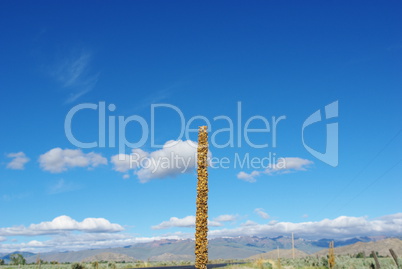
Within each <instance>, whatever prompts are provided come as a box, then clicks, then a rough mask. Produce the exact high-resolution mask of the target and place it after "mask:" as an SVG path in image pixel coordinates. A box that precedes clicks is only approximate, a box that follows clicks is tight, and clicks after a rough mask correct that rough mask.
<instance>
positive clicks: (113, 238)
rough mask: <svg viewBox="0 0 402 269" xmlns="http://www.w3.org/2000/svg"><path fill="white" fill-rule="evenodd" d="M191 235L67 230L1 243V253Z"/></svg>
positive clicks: (96, 246)
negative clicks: (147, 234) (149, 235)
mask: <svg viewBox="0 0 402 269" xmlns="http://www.w3.org/2000/svg"><path fill="white" fill-rule="evenodd" d="M188 237H191V236H190V235H181V234H173V235H166V236H155V237H134V236H132V235H130V234H124V233H79V234H75V233H72V232H66V233H63V234H59V235H53V236H52V238H51V239H50V240H45V241H38V240H31V241H29V242H23V243H14V244H4V243H3V244H0V253H10V252H14V251H29V252H39V253H44V252H52V251H55V252H60V251H78V250H87V249H99V248H112V247H123V246H127V245H133V244H136V243H147V242H152V241H156V240H162V239H177V240H179V239H182V238H188Z"/></svg>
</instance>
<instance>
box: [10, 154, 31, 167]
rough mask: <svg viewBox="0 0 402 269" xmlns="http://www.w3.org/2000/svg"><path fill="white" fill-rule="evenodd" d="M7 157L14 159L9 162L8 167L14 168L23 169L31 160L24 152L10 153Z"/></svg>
mask: <svg viewBox="0 0 402 269" xmlns="http://www.w3.org/2000/svg"><path fill="white" fill-rule="evenodd" d="M7 158H12V160H11V161H10V162H9V163H8V164H7V168H8V169H13V170H23V169H24V168H25V164H26V163H27V162H29V158H28V157H27V156H26V155H25V153H24V152H17V153H9V154H7Z"/></svg>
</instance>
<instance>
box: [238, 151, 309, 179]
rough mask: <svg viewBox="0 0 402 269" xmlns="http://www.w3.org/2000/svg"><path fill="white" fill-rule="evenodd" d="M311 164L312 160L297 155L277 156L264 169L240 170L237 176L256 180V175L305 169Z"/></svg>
mask: <svg viewBox="0 0 402 269" xmlns="http://www.w3.org/2000/svg"><path fill="white" fill-rule="evenodd" d="M311 164H313V162H312V161H310V160H307V159H302V158H298V157H286V158H278V160H277V162H276V163H274V164H270V165H268V167H267V168H266V169H265V170H264V171H252V172H251V173H249V174H248V173H246V172H243V171H241V172H239V173H238V174H237V178H238V179H241V180H244V181H247V182H256V177H258V176H260V175H261V174H268V175H274V174H286V173H290V172H293V171H306V170H307V168H308V167H309V165H311Z"/></svg>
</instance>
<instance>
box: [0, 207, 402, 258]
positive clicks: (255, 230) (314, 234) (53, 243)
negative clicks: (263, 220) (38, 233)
mask: <svg viewBox="0 0 402 269" xmlns="http://www.w3.org/2000/svg"><path fill="white" fill-rule="evenodd" d="M17 228H18V227H17ZM19 228H21V227H19ZM26 229H27V228H26ZM120 229H121V228H120ZM0 231H1V230H0ZM291 232H294V233H295V234H296V235H297V236H300V237H303V238H306V239H321V238H339V239H341V238H342V239H345V238H350V237H355V236H376V235H385V236H394V237H395V236H402V213H397V214H394V215H388V216H383V217H380V218H376V219H368V218H367V217H346V216H341V217H338V218H335V219H324V220H321V221H315V222H300V223H292V222H278V221H270V222H269V223H268V224H258V223H256V222H253V221H250V220H248V221H246V222H244V223H242V224H240V225H239V227H237V228H234V229H226V228H225V229H222V228H220V229H217V230H210V231H209V237H210V238H216V237H237V236H263V237H267V236H268V237H274V236H278V235H289V234H290V233H291ZM28 235H33V234H31V233H30V234H28ZM193 236H194V234H193V233H182V232H175V233H171V234H165V235H160V236H155V237H134V236H133V235H130V234H125V233H110V232H99V233H97V232H96V233H89V232H83V233H82V232H81V233H76V232H72V231H64V232H60V233H58V234H53V235H51V239H50V240H45V241H39V240H40V239H37V240H32V241H29V242H23V243H10V244H5V243H2V244H0V253H10V252H13V251H31V252H41V253H43V252H49V251H73V250H84V249H96V248H109V247H122V246H127V245H132V244H136V243H146V242H152V241H155V240H161V239H188V238H189V239H193ZM0 238H1V237H0ZM41 238H42V237H41ZM3 239H4V237H3ZM42 240H43V239H42Z"/></svg>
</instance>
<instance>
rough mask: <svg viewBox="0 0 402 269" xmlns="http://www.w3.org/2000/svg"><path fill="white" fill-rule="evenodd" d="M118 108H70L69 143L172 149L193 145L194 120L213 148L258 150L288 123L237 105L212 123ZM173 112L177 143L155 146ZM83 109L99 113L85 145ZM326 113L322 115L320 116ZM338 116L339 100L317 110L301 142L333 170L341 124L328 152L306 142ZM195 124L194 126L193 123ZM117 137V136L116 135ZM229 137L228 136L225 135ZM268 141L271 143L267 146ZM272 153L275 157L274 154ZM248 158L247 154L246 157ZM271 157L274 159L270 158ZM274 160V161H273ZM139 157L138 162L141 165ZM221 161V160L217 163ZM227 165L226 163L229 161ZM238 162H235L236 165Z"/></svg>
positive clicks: (156, 107)
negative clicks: (132, 136)
mask: <svg viewBox="0 0 402 269" xmlns="http://www.w3.org/2000/svg"><path fill="white" fill-rule="evenodd" d="M116 109H117V107H116V105H114V104H109V105H106V102H104V101H102V102H99V103H98V104H94V103H83V104H79V105H76V106H74V107H73V108H71V109H70V111H69V112H68V113H67V115H66V117H65V122H64V129H65V134H66V137H67V139H68V140H69V142H70V143H71V144H72V145H74V146H76V147H78V148H83V149H89V148H106V147H108V148H118V152H119V154H121V155H124V154H125V152H126V150H127V149H139V148H141V147H143V146H145V145H150V147H151V148H166V147H171V148H172V149H173V148H174V147H175V146H177V144H178V143H181V142H183V141H185V142H187V141H188V142H190V140H191V139H190V136H191V134H196V133H197V132H198V129H195V128H191V126H192V124H193V123H194V121H197V120H201V121H203V122H204V125H206V126H208V130H209V131H210V140H211V141H210V145H211V146H212V147H213V148H218V149H221V148H236V147H237V148H241V147H243V146H248V147H251V148H256V149H263V148H269V147H271V148H276V147H277V139H278V129H279V127H280V126H281V125H282V122H283V121H285V120H286V118H287V117H286V116H285V115H281V116H272V117H270V118H267V117H264V116H262V115H254V116H251V117H249V118H244V117H243V115H242V103H241V102H238V103H237V107H236V114H235V116H234V117H233V118H231V117H229V116H227V115H218V116H215V117H214V118H212V119H211V120H210V119H208V118H207V117H205V116H202V115H197V116H193V117H190V118H188V119H186V117H185V115H184V113H183V112H182V110H181V109H180V108H179V107H177V106H174V105H171V104H152V105H151V109H150V120H149V122H148V121H147V120H145V118H144V117H141V116H139V115H131V116H127V117H125V116H122V115H116V113H115V112H116ZM164 109H165V110H166V109H168V110H170V112H174V113H176V114H177V116H178V118H179V122H180V130H179V135H178V136H177V137H176V140H171V141H168V142H169V143H166V144H164V145H158V144H156V143H155V130H156V126H155V125H156V123H157V118H158V113H160V114H163V110H164ZM84 110H89V111H94V112H95V113H97V121H98V130H97V138H98V139H97V141H91V142H83V141H80V140H79V139H77V138H76V136H75V135H74V133H75V132H74V131H73V129H72V126H73V121H74V119H75V118H76V117H79V115H80V113H81V112H82V111H84ZM321 114H323V116H322V115H321ZM337 117H338V101H335V102H333V103H331V104H328V105H327V106H325V108H324V110H323V111H321V110H317V111H315V112H314V113H313V114H311V115H310V116H308V117H307V119H306V120H305V121H304V122H303V124H302V126H301V142H302V144H303V146H304V148H305V149H306V150H307V151H308V152H309V153H310V154H311V155H313V156H314V157H315V158H317V159H318V160H320V161H322V162H324V163H327V164H328V165H331V166H333V167H336V166H337V165H338V123H337V122H331V123H327V124H326V139H325V140H326V145H325V148H326V150H325V152H319V151H318V150H316V149H313V148H312V147H310V146H309V145H307V143H306V141H305V130H306V129H307V128H308V127H309V126H311V125H313V124H316V123H319V122H321V121H323V120H324V119H325V120H330V119H331V120H332V121H333V119H335V118H337ZM217 122H219V123H220V124H218V125H220V126H222V125H225V126H227V127H225V128H214V127H215V126H216V125H217V124H216V123H217ZM253 122H259V126H263V127H261V128H258V129H257V128H251V127H250V126H251V124H252V123H253ZM129 124H132V125H134V124H136V125H137V126H139V127H140V130H139V132H138V136H137V137H138V140H137V141H129V140H128V139H127V127H128V126H129ZM193 125H194V124H193ZM253 133H259V134H263V135H266V136H267V137H268V140H264V142H266V143H257V142H255V141H252V139H251V137H250V135H251V134H253ZM116 134H117V135H116ZM218 134H219V136H220V137H226V138H227V140H225V142H224V143H222V139H220V140H219V141H218V140H217V135H218ZM225 135H226V136H225ZM268 142H269V143H268ZM188 146H190V147H194V148H196V146H197V145H196V143H188ZM272 154H273V155H272ZM275 154H276V153H272V152H269V156H270V158H271V157H272V156H275ZM246 155H247V156H246V157H247V158H249V156H248V154H246ZM271 155H272V156H271ZM236 158H237V160H239V156H238V155H236V156H234V159H236ZM273 159H274V158H273ZM138 160H139V159H138V156H136V161H137V162H138ZM218 161H219V160H218ZM226 163H227V160H226ZM235 163H236V162H235Z"/></svg>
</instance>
